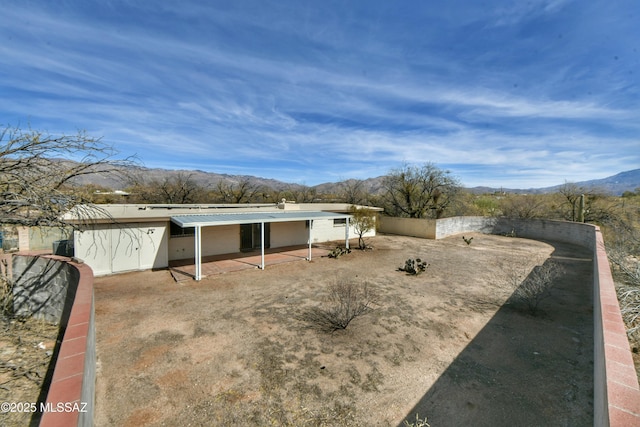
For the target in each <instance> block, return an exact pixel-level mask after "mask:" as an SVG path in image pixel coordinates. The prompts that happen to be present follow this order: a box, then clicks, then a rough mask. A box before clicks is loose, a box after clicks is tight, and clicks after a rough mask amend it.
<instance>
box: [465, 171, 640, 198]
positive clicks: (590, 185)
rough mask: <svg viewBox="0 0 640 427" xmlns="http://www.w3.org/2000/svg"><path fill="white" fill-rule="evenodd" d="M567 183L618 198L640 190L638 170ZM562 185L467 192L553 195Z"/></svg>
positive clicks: (471, 189) (476, 188) (478, 189)
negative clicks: (628, 192) (627, 192)
mask: <svg viewBox="0 0 640 427" xmlns="http://www.w3.org/2000/svg"><path fill="white" fill-rule="evenodd" d="M569 183H571V184H573V185H575V186H577V187H582V188H584V189H586V190H597V191H601V192H603V193H606V194H611V195H614V196H620V195H622V193H624V192H625V191H635V190H636V189H637V188H640V169H633V170H630V171H625V172H620V173H618V174H615V175H612V176H609V177H606V178H601V179H591V180H588V181H580V182H570V181H569ZM564 184H565V183H562V184H558V185H553V186H551V187H542V188H527V189H513V188H492V187H473V188H469V191H472V192H474V193H492V192H495V191H504V192H505V193H535V194H539V193H553V192H556V191H558V190H559V189H560V187H562V186H563V185H564Z"/></svg>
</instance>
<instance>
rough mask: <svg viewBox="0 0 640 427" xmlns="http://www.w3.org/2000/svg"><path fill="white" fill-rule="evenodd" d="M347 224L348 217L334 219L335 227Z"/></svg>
mask: <svg viewBox="0 0 640 427" xmlns="http://www.w3.org/2000/svg"><path fill="white" fill-rule="evenodd" d="M345 225H347V218H336V219H334V220H333V226H334V227H344V226H345Z"/></svg>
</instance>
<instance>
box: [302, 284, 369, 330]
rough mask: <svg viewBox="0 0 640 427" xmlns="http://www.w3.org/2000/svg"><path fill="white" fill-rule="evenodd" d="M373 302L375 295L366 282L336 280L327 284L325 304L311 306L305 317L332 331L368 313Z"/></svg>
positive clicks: (344, 327) (322, 328) (319, 327)
mask: <svg viewBox="0 0 640 427" xmlns="http://www.w3.org/2000/svg"><path fill="white" fill-rule="evenodd" d="M375 303H376V295H375V293H374V292H373V291H372V290H371V288H370V287H369V285H368V284H367V283H362V284H361V283H355V282H336V283H335V284H332V285H331V286H329V295H328V298H327V304H326V305H325V306H323V307H314V308H312V309H311V310H310V311H309V312H308V313H307V314H306V316H305V317H306V320H307V321H308V322H310V323H311V324H313V325H314V326H315V327H317V328H318V329H320V330H322V331H325V332H334V331H337V330H339V329H346V328H347V326H349V323H351V321H352V320H353V319H355V318H356V317H359V316H362V315H364V314H367V313H369V312H370V311H371V310H373V306H374V305H375Z"/></svg>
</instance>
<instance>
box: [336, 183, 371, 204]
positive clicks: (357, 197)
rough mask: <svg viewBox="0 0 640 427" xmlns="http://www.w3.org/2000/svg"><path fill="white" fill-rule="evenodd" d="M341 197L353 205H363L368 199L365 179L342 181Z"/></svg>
mask: <svg viewBox="0 0 640 427" xmlns="http://www.w3.org/2000/svg"><path fill="white" fill-rule="evenodd" d="M340 197H341V198H342V199H343V200H344V201H345V203H349V204H352V205H361V204H363V203H364V202H365V201H366V199H367V193H366V191H365V189H364V181H362V180H361V179H348V180H346V181H342V182H341V183H340Z"/></svg>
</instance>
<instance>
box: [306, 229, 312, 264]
mask: <svg viewBox="0 0 640 427" xmlns="http://www.w3.org/2000/svg"><path fill="white" fill-rule="evenodd" d="M312 228H313V220H312V219H310V220H309V256H308V257H307V261H311V241H312V240H311V229H312Z"/></svg>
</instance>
